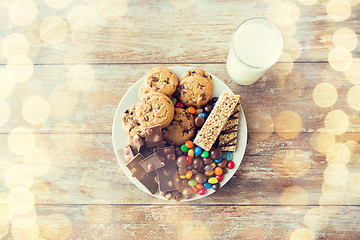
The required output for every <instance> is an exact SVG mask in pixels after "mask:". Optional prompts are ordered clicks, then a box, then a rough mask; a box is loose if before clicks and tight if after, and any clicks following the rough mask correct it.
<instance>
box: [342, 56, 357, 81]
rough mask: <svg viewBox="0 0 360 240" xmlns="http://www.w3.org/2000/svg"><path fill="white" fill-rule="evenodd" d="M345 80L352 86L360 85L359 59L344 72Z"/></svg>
mask: <svg viewBox="0 0 360 240" xmlns="http://www.w3.org/2000/svg"><path fill="white" fill-rule="evenodd" d="M345 75H346V78H347V79H348V80H349V81H350V82H351V83H353V84H360V59H358V58H356V59H354V60H353V62H352V64H351V66H350V68H349V69H348V70H346V71H345Z"/></svg>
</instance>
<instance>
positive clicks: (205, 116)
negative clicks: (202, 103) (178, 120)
mask: <svg viewBox="0 0 360 240" xmlns="http://www.w3.org/2000/svg"><path fill="white" fill-rule="evenodd" d="M198 117H202V118H204V119H206V118H207V114H206V113H204V112H203V113H200V114H199V115H198Z"/></svg>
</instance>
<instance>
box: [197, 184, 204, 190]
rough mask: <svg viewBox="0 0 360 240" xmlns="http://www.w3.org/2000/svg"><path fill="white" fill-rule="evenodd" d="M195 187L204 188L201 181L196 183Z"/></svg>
mask: <svg viewBox="0 0 360 240" xmlns="http://www.w3.org/2000/svg"><path fill="white" fill-rule="evenodd" d="M196 187H197V188H198V189H202V188H204V186H203V185H202V184H201V183H198V184H196Z"/></svg>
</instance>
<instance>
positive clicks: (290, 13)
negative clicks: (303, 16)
mask: <svg viewBox="0 0 360 240" xmlns="http://www.w3.org/2000/svg"><path fill="white" fill-rule="evenodd" d="M299 16H300V10H299V7H298V6H297V5H296V4H295V3H293V2H287V1H285V2H276V3H272V4H269V6H268V8H267V9H266V11H265V17H266V18H268V19H270V20H272V21H273V22H274V23H276V24H277V25H284V24H292V23H295V22H296V21H297V20H298V18H299Z"/></svg>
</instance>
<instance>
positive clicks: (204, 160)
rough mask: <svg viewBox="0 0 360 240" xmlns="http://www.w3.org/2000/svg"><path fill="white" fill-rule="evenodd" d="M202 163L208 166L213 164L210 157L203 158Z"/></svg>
mask: <svg viewBox="0 0 360 240" xmlns="http://www.w3.org/2000/svg"><path fill="white" fill-rule="evenodd" d="M203 162H204V164H205V165H209V164H212V163H213V160H212V159H211V158H210V157H206V158H203Z"/></svg>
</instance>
